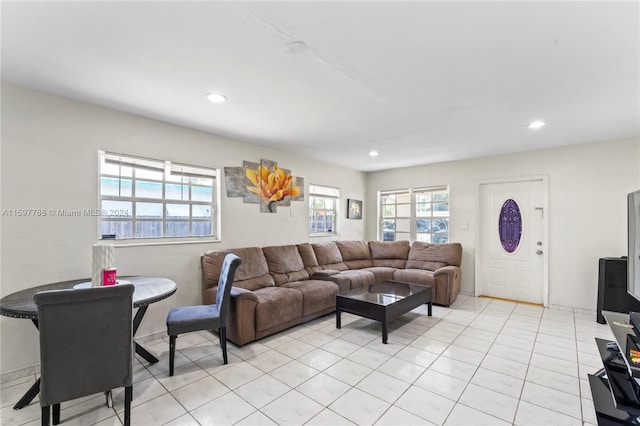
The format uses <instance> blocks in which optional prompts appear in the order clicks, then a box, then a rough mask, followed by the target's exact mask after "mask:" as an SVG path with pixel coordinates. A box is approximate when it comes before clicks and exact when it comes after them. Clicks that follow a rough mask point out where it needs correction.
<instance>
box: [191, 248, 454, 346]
mask: <svg viewBox="0 0 640 426" xmlns="http://www.w3.org/2000/svg"><path fill="white" fill-rule="evenodd" d="M227 253H235V254H236V255H238V256H239V257H240V258H241V259H242V265H240V267H239V268H238V270H237V271H236V275H235V280H234V282H233V288H232V290H231V297H232V301H231V313H230V315H231V316H230V319H229V325H228V327H227V338H228V339H229V340H231V341H232V342H234V343H236V344H238V345H243V344H245V343H248V342H251V341H254V340H256V339H260V338H262V337H265V336H268V335H271V334H273V333H276V332H278V331H280V330H284V329H286V328H289V327H291V326H294V325H296V324H299V323H301V322H305V321H308V320H311V319H313V318H317V317H320V316H322V315H325V314H328V313H330V312H333V311H335V305H336V294H338V293H339V292H344V291H347V290H350V289H353V288H359V287H365V286H369V285H371V284H374V283H377V282H381V281H384V280H389V279H393V280H398V281H405V282H411V283H417V284H426V285H430V286H432V290H431V291H432V301H433V303H436V304H440V305H446V306H448V305H450V304H451V303H452V302H453V301H454V300H455V299H456V296H457V295H458V293H459V292H460V278H461V275H460V262H461V260H462V246H461V245H460V244H458V243H450V244H427V243H422V242H415V243H413V244H411V245H410V244H409V242H408V241H385V242H380V241H368V242H367V241H334V242H328V243H316V244H310V243H303V244H297V245H284V246H271V247H262V248H260V247H245V248H238V249H228V250H213V251H209V252H206V253H205V254H204V255H203V256H202V272H203V303H205V304H211V303H215V298H216V291H217V285H218V277H219V276H220V268H221V266H222V261H223V259H224V257H225V255H226V254H227Z"/></svg>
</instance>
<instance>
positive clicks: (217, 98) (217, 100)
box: [207, 93, 227, 104]
mask: <svg viewBox="0 0 640 426" xmlns="http://www.w3.org/2000/svg"><path fill="white" fill-rule="evenodd" d="M207 99H209V100H210V101H211V102H213V103H214V104H221V103H223V102H225V101H226V100H227V97H226V96H225V95H221V94H220V93H207Z"/></svg>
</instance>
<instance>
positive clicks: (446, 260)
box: [407, 241, 462, 271]
mask: <svg viewBox="0 0 640 426" xmlns="http://www.w3.org/2000/svg"><path fill="white" fill-rule="evenodd" d="M461 261H462V245H461V244H460V243H448V244H430V243H424V242H421V241H416V242H414V243H413V244H412V245H411V250H409V258H408V260H407V269H426V270H430V271H435V270H436V269H438V268H441V267H443V266H447V265H452V266H460V263H461Z"/></svg>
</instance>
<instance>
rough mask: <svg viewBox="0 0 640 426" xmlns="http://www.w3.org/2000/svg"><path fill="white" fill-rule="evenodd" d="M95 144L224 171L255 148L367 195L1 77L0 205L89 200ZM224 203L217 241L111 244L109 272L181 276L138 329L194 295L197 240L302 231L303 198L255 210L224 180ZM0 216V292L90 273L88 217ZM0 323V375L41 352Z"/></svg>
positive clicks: (29, 328) (218, 141) (357, 181)
mask: <svg viewBox="0 0 640 426" xmlns="http://www.w3.org/2000/svg"><path fill="white" fill-rule="evenodd" d="M99 149H103V150H107V151H111V152H117V153H126V154H132V155H139V156H146V157H151V158H158V159H162V160H165V159H167V160H173V161H176V162H181V163H187V164H194V165H201V166H209V167H217V168H221V169H222V168H223V167H225V166H234V167H239V166H241V165H242V162H243V160H248V161H259V160H260V159H263V158H264V159H268V160H274V161H276V162H278V164H279V165H280V166H281V167H284V168H287V169H290V170H291V172H292V174H293V175H294V176H300V177H303V178H304V179H305V184H306V186H307V188H305V191H306V189H308V184H309V183H315V184H322V185H328V186H334V187H339V188H340V189H341V196H342V197H341V198H342V203H343V206H346V199H347V198H357V199H364V195H365V187H366V185H365V179H366V176H365V174H363V173H360V172H356V171H353V170H349V169H345V168H340V167H335V166H332V165H330V164H327V163H320V162H318V161H313V160H309V159H304V158H300V157H297V156H293V155H290V154H287V153H284V152H277V151H273V150H268V149H265V148H262V147H259V146H255V145H250V144H246V143H242V142H239V141H236V140H231V139H227V138H223V137H218V136H214V135H210V134H206V133H202V132H198V131H195V130H191V129H186V128H182V127H178V126H174V125H170V124H166V123H162V122H158V121H153V120H148V119H145V118H141V117H138V116H134V115H130V114H125V113H121V112H117V111H113V110H108V109H104V108H99V107H96V106H92V105H88V104H84V103H79V102H75V101H72V100H69V99H65V98H61V97H57V96H52V95H49V94H45V93H42V92H37V91H32V90H28V89H25V88H21V87H17V86H13V85H7V84H3V85H2V146H1V150H2V157H1V160H2V165H1V168H0V171H1V173H2V174H1V178H2V179H1V187H0V190H1V205H2V208H4V209H12V208H44V209H50V208H53V209H82V208H96V207H97V203H98V202H97V195H96V193H97V191H96V190H97V151H98V150H99ZM221 204H222V206H221V207H222V219H221V221H222V242H221V243H208V244H184V245H156V246H144V247H119V248H117V249H116V254H115V257H116V266H117V267H118V273H121V274H131V275H157V276H164V277H168V278H171V279H173V280H174V281H175V282H176V283H177V284H178V291H177V293H176V295H174V296H173V297H170V298H169V299H166V300H164V301H162V302H160V303H157V304H154V305H152V306H151V307H150V308H149V310H148V311H147V315H146V317H145V319H144V321H143V322H142V325H141V327H140V330H138V336H145V335H149V334H153V333H157V332H162V331H163V330H165V327H166V326H165V319H166V314H167V312H168V310H169V308H170V307H172V306H178V305H188V304H196V303H201V280H200V277H201V269H200V264H199V258H200V255H201V254H202V253H203V252H205V251H206V250H211V249H221V248H228V247H243V246H267V245H279V244H293V243H299V242H304V241H309V237H308V232H307V229H308V220H307V214H308V206H307V201H303V202H292V207H291V208H282V207H279V208H278V212H277V213H276V214H268V213H260V207H259V205H257V204H244V203H243V202H242V199H241V198H227V196H226V189H225V186H224V181H223V182H222V203H221ZM341 216H342V217H344V216H345V215H341ZM1 226H2V228H1V229H2V234H1V237H0V243H1V254H2V270H1V273H0V280H1V281H0V283H1V288H0V296H5V295H7V294H10V293H13V292H15V291H18V290H20V289H24V288H29V287H33V286H36V285H39V284H46V283H49V282H56V281H62V280H69V279H75V278H83V277H89V276H90V275H91V246H92V245H93V244H95V243H96V242H97V241H96V235H97V229H98V222H97V219H96V218H91V217H26V218H25V217H7V216H4V217H2V224H1ZM338 238H339V239H363V238H364V220H362V221H354V220H346V219H341V226H340V235H339V237H338ZM325 239H326V238H325ZM315 240H322V239H314V241H315ZM0 331H1V334H2V339H1V349H0V351H1V352H0V355H1V360H0V362H1V364H0V372H1V373H7V372H10V371H14V370H18V369H21V368H23V367H28V366H33V365H34V364H36V363H37V362H38V343H37V331H36V329H35V327H34V326H33V324H32V323H31V321H25V320H19V319H13V318H7V317H0Z"/></svg>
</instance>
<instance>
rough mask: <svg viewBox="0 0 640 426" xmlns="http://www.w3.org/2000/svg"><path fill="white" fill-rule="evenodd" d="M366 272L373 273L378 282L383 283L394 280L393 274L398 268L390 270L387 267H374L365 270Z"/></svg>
mask: <svg viewBox="0 0 640 426" xmlns="http://www.w3.org/2000/svg"><path fill="white" fill-rule="evenodd" d="M365 271H369V272H371V273H373V275H375V277H376V282H377V283H379V282H382V281H386V280H392V279H393V274H394V273H395V272H396V268H388V267H386V266H372V267H371V268H367V269H365Z"/></svg>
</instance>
